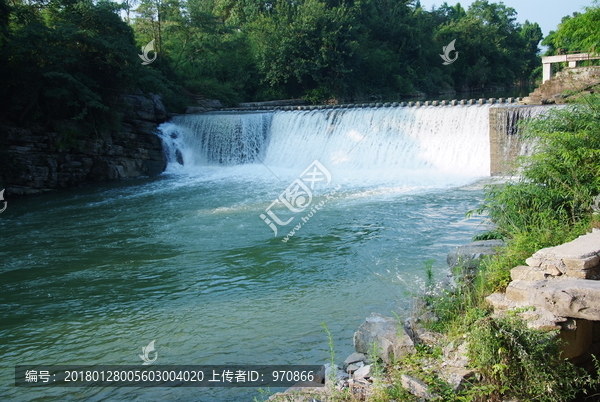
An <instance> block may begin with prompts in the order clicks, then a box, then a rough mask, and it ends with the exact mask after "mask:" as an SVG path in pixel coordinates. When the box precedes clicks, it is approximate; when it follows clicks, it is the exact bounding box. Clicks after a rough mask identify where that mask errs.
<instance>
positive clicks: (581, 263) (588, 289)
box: [487, 230, 600, 359]
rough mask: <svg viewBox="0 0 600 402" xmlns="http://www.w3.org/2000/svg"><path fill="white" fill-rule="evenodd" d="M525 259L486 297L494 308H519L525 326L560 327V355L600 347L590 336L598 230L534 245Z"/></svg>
mask: <svg viewBox="0 0 600 402" xmlns="http://www.w3.org/2000/svg"><path fill="white" fill-rule="evenodd" d="M526 262H527V266H518V267H515V268H513V269H512V270H511V279H512V282H510V284H509V285H508V287H507V288H506V292H505V293H494V294H492V295H490V296H488V297H487V301H488V302H489V303H490V304H491V305H492V306H493V307H494V309H495V311H496V313H499V314H501V313H503V312H505V311H507V310H514V309H518V310H517V311H519V315H520V316H521V317H522V318H524V319H525V320H527V321H528V326H530V327H532V328H537V329H542V330H544V329H547V330H550V329H558V330H560V337H561V338H562V339H563V340H564V341H565V343H564V344H563V356H564V357H565V358H571V359H573V358H578V357H581V356H583V355H585V354H589V353H590V348H600V342H599V343H598V344H597V345H594V342H593V339H594V338H600V327H599V326H598V325H596V323H600V281H597V280H596V279H598V278H599V276H600V231H598V230H596V231H594V232H593V233H589V234H587V235H584V236H580V237H579V238H577V239H575V240H573V241H571V242H568V243H564V244H561V245H559V246H556V247H548V248H544V249H542V250H539V251H538V252H536V253H535V254H533V255H532V256H531V257H530V258H528V259H527V260H526ZM598 341H600V339H598Z"/></svg>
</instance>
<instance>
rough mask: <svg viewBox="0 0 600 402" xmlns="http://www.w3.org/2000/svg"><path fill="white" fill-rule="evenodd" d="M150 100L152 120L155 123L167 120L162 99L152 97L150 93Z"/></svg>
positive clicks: (155, 96)
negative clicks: (152, 105)
mask: <svg viewBox="0 0 600 402" xmlns="http://www.w3.org/2000/svg"><path fill="white" fill-rule="evenodd" d="M149 95H150V98H151V99H152V102H153V103H154V119H155V121H156V122H157V123H163V122H164V121H165V120H167V109H166V108H165V105H163V103H162V97H161V96H160V95H154V94H153V93H150V94H149Z"/></svg>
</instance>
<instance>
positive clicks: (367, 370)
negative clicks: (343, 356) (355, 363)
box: [352, 364, 371, 380]
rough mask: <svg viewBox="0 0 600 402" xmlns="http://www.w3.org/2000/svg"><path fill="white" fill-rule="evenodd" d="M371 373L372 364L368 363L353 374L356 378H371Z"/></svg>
mask: <svg viewBox="0 0 600 402" xmlns="http://www.w3.org/2000/svg"><path fill="white" fill-rule="evenodd" d="M370 374H371V365H370V364H367V365H366V366H362V367H361V368H359V369H358V370H356V371H355V372H354V375H353V376H352V377H353V378H354V379H355V380H356V379H359V378H369V377H370Z"/></svg>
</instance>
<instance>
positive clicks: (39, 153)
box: [0, 94, 167, 195]
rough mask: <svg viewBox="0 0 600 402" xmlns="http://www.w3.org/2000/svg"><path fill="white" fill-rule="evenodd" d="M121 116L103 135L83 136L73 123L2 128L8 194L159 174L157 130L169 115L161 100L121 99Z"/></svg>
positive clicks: (160, 153) (149, 97) (0, 138)
mask: <svg viewBox="0 0 600 402" xmlns="http://www.w3.org/2000/svg"><path fill="white" fill-rule="evenodd" d="M118 114H119V117H120V123H118V124H116V125H115V126H116V127H117V128H114V129H108V130H101V131H94V130H91V132H82V130H81V129H79V128H77V127H76V126H75V125H74V124H73V123H72V122H61V123H60V124H55V125H54V127H53V128H51V129H48V128H47V127H41V126H28V127H17V126H12V125H8V124H4V125H2V126H0V149H2V151H3V152H2V159H4V160H3V161H2V171H1V172H0V174H1V176H2V177H1V179H2V181H3V186H4V187H6V194H7V195H28V194H37V193H42V192H46V191H51V190H55V189H61V188H70V187H76V186H80V185H83V184H88V183H93V182H101V181H114V180H120V179H124V178H133V177H139V176H152V175H156V174H159V173H161V172H162V171H163V170H164V169H165V166H166V161H165V159H164V155H163V151H162V144H161V140H160V139H159V138H158V136H157V135H156V134H155V131H156V127H157V124H159V123H162V122H164V121H165V120H166V118H167V113H166V110H165V107H164V105H163V104H162V102H161V98H160V96H158V95H153V94H149V95H126V96H123V97H122V102H121V105H120V106H119V113H118ZM56 127H60V128H56Z"/></svg>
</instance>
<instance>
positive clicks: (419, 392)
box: [400, 374, 439, 401]
mask: <svg viewBox="0 0 600 402" xmlns="http://www.w3.org/2000/svg"><path fill="white" fill-rule="evenodd" d="M400 382H401V384H402V386H403V387H404V388H405V389H406V390H407V391H408V392H410V393H411V394H413V395H415V396H417V397H419V398H423V399H425V400H428V401H430V400H432V399H438V398H439V396H438V395H436V394H433V393H431V392H429V388H428V387H427V385H426V384H425V383H424V382H422V381H420V380H418V379H416V378H415V377H412V376H409V375H407V374H402V376H401V377H400Z"/></svg>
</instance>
